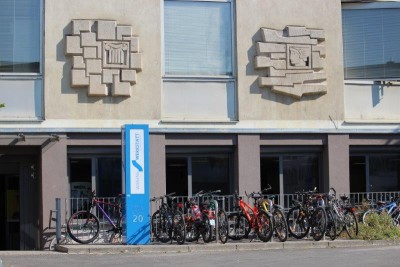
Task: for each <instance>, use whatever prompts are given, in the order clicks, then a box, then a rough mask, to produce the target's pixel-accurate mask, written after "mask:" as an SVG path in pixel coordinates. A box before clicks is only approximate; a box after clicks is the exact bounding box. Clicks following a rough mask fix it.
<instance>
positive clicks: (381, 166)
mask: <svg viewBox="0 0 400 267" xmlns="http://www.w3.org/2000/svg"><path fill="white" fill-rule="evenodd" d="M399 162H400V154H399V153H393V154H390V153H366V154H364V155H352V156H350V190H351V192H364V191H366V192H388V191H398V190H399V189H400V165H399Z"/></svg>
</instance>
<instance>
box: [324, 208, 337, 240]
mask: <svg viewBox="0 0 400 267" xmlns="http://www.w3.org/2000/svg"><path fill="white" fill-rule="evenodd" d="M326 216H327V225H326V231H325V232H326V233H325V234H326V235H327V236H329V238H330V239H331V240H335V239H336V237H337V234H336V220H335V217H334V215H333V212H332V210H331V209H328V210H326Z"/></svg>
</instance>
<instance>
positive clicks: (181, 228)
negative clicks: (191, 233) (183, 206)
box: [173, 210, 186, 245]
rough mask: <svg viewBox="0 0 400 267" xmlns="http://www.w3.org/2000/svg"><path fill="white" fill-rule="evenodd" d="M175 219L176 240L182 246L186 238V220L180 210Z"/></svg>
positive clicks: (176, 212) (175, 214)
mask: <svg viewBox="0 0 400 267" xmlns="http://www.w3.org/2000/svg"><path fill="white" fill-rule="evenodd" d="M173 218H174V220H173V231H174V239H175V240H176V242H177V243H178V244H179V245H182V244H183V243H185V238H186V229H185V218H184V217H183V215H182V213H181V212H180V211H178V210H176V211H175V213H174V217H173Z"/></svg>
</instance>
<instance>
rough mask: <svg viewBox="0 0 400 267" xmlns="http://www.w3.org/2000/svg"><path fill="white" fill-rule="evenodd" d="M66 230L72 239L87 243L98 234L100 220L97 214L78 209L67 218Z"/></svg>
mask: <svg viewBox="0 0 400 267" xmlns="http://www.w3.org/2000/svg"><path fill="white" fill-rule="evenodd" d="M67 231H68V234H69V235H70V236H71V238H72V239H73V240H74V241H76V242H78V243H81V244H88V243H90V242H93V241H94V240H95V239H96V238H97V236H98V235H99V231H100V222H99V219H98V218H97V216H96V215H94V214H92V213H90V212H89V211H86V210H83V211H78V212H75V213H74V214H72V215H71V217H70V218H69V220H68V223H67Z"/></svg>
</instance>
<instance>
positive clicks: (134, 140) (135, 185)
mask: <svg viewBox="0 0 400 267" xmlns="http://www.w3.org/2000/svg"><path fill="white" fill-rule="evenodd" d="M124 139H125V142H124V144H125V150H124V152H125V195H126V243H127V244H128V245H144V244H149V243H150V201H149V199H150V181H149V180H150V176H149V171H150V166H149V127H148V125H135V124H132V125H125V131H124Z"/></svg>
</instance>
